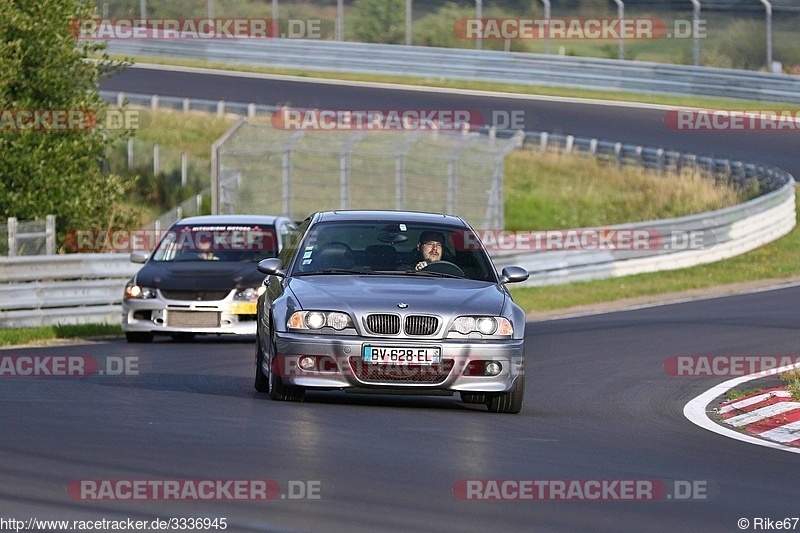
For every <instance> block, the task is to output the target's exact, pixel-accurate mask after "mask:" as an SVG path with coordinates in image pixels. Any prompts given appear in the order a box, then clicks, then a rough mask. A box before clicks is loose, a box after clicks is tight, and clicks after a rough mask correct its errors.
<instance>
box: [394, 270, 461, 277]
mask: <svg viewBox="0 0 800 533" xmlns="http://www.w3.org/2000/svg"><path fill="white" fill-rule="evenodd" d="M406 273H411V271H410V270H407V271H406ZM414 275H415V276H431V277H434V278H455V279H469V278H467V277H465V276H459V275H458V274H445V273H444V272H431V271H424V270H417V271H415V272H414Z"/></svg>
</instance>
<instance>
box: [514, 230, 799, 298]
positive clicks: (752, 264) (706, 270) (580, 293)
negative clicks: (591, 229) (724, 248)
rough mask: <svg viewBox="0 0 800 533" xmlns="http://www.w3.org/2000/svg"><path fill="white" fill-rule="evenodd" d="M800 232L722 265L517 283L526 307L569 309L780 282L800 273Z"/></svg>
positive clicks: (792, 233)
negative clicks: (554, 282) (594, 278)
mask: <svg viewBox="0 0 800 533" xmlns="http://www.w3.org/2000/svg"><path fill="white" fill-rule="evenodd" d="M798 257H800V230H798V229H797V228H795V229H793V230H792V231H791V232H790V233H789V234H788V235H786V236H785V237H783V238H781V239H779V240H777V241H775V242H773V243H771V244H768V245H766V246H762V247H761V248H758V249H756V250H753V251H751V252H748V253H746V254H744V255H740V256H738V257H734V258H732V259H728V260H725V261H719V262H717V263H710V264H708V265H699V266H695V267H690V268H684V269H680V270H668V271H664V272H654V273H651V274H637V275H633V276H625V277H621V278H611V279H604V280H597V281H589V282H584V283H570V284H565V285H555V286H547V287H524V288H522V287H521V288H514V287H513V286H512V287H511V290H512V293H513V295H514V299H515V301H516V302H517V303H518V304H519V305H520V306H521V307H522V308H524V309H525V310H526V311H528V312H530V311H546V310H553V309H563V308H568V307H573V306H577V305H585V304H594V303H600V302H609V301H614V300H619V299H623V298H634V297H638V296H652V295H657V294H664V293H671V292H681V291H686V290H690V289H703V288H708V287H714V286H718V285H726V284H730V283H737V282H743V281H755V280H780V279H785V278H789V277H792V276H797V275H800V261H798V260H797V258H798Z"/></svg>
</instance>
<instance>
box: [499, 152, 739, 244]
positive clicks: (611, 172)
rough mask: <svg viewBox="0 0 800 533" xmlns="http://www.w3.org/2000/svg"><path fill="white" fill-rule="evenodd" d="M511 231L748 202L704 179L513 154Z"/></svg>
mask: <svg viewBox="0 0 800 533" xmlns="http://www.w3.org/2000/svg"><path fill="white" fill-rule="evenodd" d="M504 170H505V176H504V184H503V187H504V191H503V192H504V196H505V213H506V220H505V229H507V230H545V229H570V228H585V227H597V226H607V225H611V224H620V223H623V222H638V221H644V220H657V219H663V218H672V217H679V216H685V215H690V214H694V213H702V212H705V211H713V210H715V209H721V208H723V207H728V206H732V205H736V204H738V203H740V202H741V201H743V200H746V199H747V198H748V195H746V194H742V195H740V194H738V193H737V191H735V190H734V189H732V188H730V187H727V186H724V185H718V184H715V183H713V182H711V181H709V180H707V179H704V178H702V177H700V176H699V175H696V174H695V175H688V174H687V175H683V176H676V175H669V174H667V175H659V174H656V173H654V172H651V171H646V170H642V169H640V168H637V167H623V168H622V170H621V171H619V170H617V168H616V166H615V165H613V164H610V163H607V162H602V161H598V160H597V159H595V158H592V157H571V156H564V155H558V154H541V153H539V152H533V151H530V150H517V151H514V152H511V153H510V154H509V155H508V157H507V158H506V160H505V165H504Z"/></svg>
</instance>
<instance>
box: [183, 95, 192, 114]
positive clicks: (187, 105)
mask: <svg viewBox="0 0 800 533" xmlns="http://www.w3.org/2000/svg"><path fill="white" fill-rule="evenodd" d="M190 108H191V101H190V100H189V99H188V98H184V99H183V112H184V113H188V112H189V109H190Z"/></svg>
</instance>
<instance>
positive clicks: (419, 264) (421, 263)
mask: <svg viewBox="0 0 800 533" xmlns="http://www.w3.org/2000/svg"><path fill="white" fill-rule="evenodd" d="M426 266H428V262H427V261H420V262H419V263H417V266H415V267H414V270H422V269H423V268H425V267H426Z"/></svg>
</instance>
